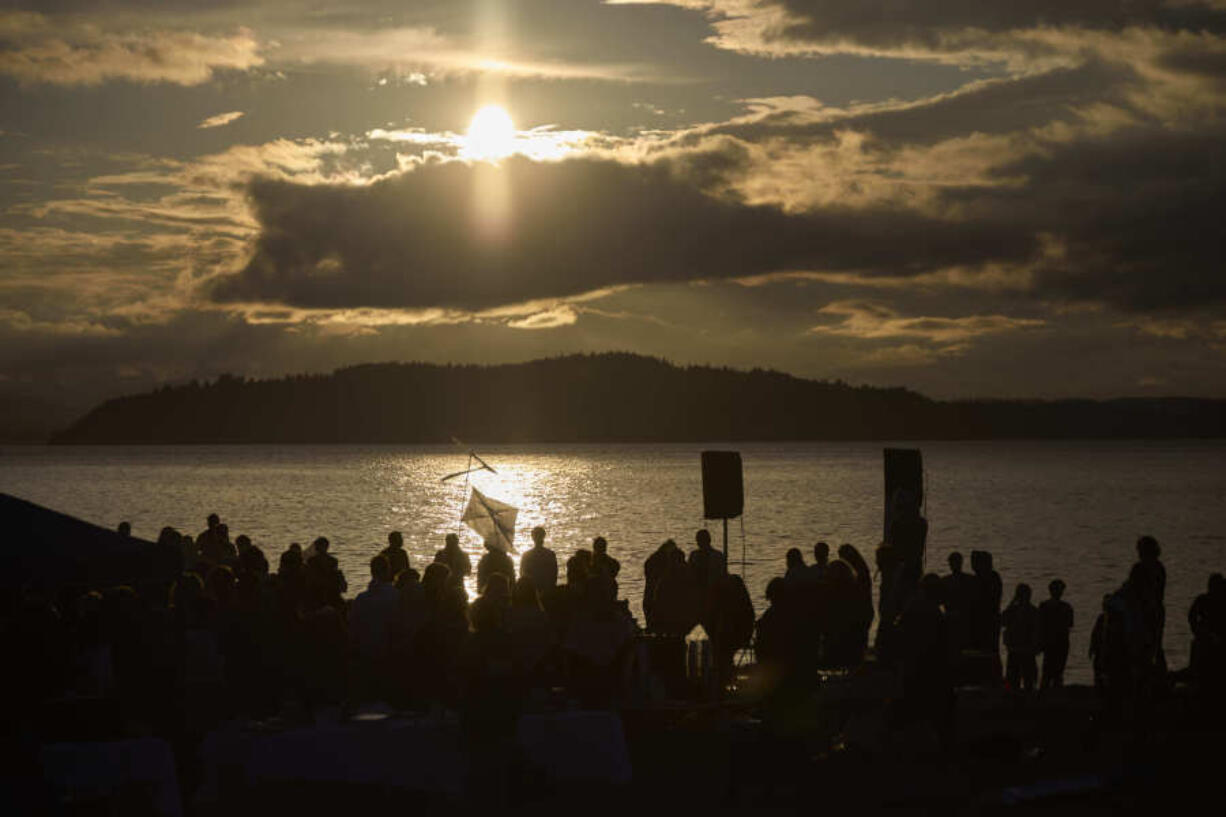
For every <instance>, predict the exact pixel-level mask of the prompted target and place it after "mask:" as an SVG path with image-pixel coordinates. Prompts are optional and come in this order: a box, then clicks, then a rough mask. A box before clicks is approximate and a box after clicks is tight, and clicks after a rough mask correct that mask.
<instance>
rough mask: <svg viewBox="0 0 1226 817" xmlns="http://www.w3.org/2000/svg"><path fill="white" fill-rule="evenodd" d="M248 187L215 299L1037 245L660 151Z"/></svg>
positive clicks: (337, 302)
mask: <svg viewBox="0 0 1226 817" xmlns="http://www.w3.org/2000/svg"><path fill="white" fill-rule="evenodd" d="M483 177H484V178H483ZM486 182H488V183H492V184H494V185H497V184H499V183H505V184H506V186H507V196H508V202H507V207H506V224H505V228H504V232H503V234H502V235H501V236H487V237H485V238H482V237H480V235H481V233H480V230H479V229H475V226H474V217H475V216H474V214H476V213H479V212H480V211H481V207H482V206H483V201H484V200H485V197H487V196H489V195H490V193H489V192H488V191H486V190H484V188H483V187H482V184H483V183H486ZM250 196H251V201H252V204H253V206H254V210H255V213H256V216H257V218H258V220H259V222H260V225H261V234H260V238H259V240H258V242H257V244H256V249H255V254H254V257H253V258H252V260H251V262H250V263H249V264H248V265H247V266H246V268H245V269H243V270H242V271H241V272H240V273H239V274H237V275H234V276H228V277H223V278H220V279H219V280H217V281H216V282H215V283H214V284H213V287H212V296H213V297H214V298H215V299H216V300H218V301H240V302H247V301H267V302H273V303H283V304H289V305H294V306H301V307H356V306H382V307H431V306H454V307H464V308H483V307H491V306H497V305H503V304H510V303H516V302H521V301H526V300H532V299H539V298H551V297H561V296H568V295H576V294H579V293H583V292H589V291H592V290H597V289H601V288H604V287H609V286H615V285H621V284H636V283H652V282H667V281H687V280H695V279H708V278H724V277H730V276H742V275H750V274H754V273H764V272H770V271H774V270H781V269H797V268H804V269H810V268H821V269H841V270H849V269H850V270H860V269H864V270H890V271H892V272H894V273H895V274H899V273H904V274H906V273H921V272H925V271H929V270H932V269H936V268H940V267H943V266H948V265H951V264H975V263H982V262H984V261H987V260H991V259H1022V258H1026V257H1028V256H1029V255H1030V254H1031V253H1032V252H1033V250H1034V247H1035V243H1034V241H1033V238H1032V237H1031V236H1027V235H1023V234H1019V233H1018V232H1017V231H1016V230H1014V229H1012V228H1010V227H1008V226H1004V225H997V224H992V223H989V222H976V223H953V222H949V221H941V220H937V219H934V218H930V217H926V216H923V215H920V214H917V213H913V212H906V211H901V210H892V209H884V208H883V209H881V210H878V211H872V210H867V211H866V210H863V209H861V210H855V211H853V210H850V209H847V210H842V209H836V208H829V209H826V210H823V211H821V212H815V213H807V214H789V213H785V212H783V211H782V210H780V209H777V208H775V207H769V206H749V205H746V204H743V203H741V202H739V201H735V200H731V199H729V198H716V197H713V196H710V195H707V194H705V193H703V192H701V191H700V190H698V189H697V188H695V187H694V186H693V185H692V184H691V183H690V182H689V181H688V180H687V179H685V178H683V177H681V176H679V175H678V174H677V173H676V172H674V168H673V167H672V166H671V165H670V164H668V163H665V162H658V163H655V164H651V165H626V164H621V163H618V162H614V161H607V160H596V159H573V160H568V161H564V162H556V163H537V162H532V161H529V160H527V159H522V158H516V159H511V160H507V161H506V162H504V164H503V166H502V168H501V169H497V170H496V169H493V168H491V167H489V166H470V165H466V164H463V163H459V162H449V163H434V164H428V165H425V166H423V167H420V168H418V169H416V170H414V171H412V172H409V173H406V174H404V175H403V176H400V177H398V178H394V179H389V180H385V181H381V182H378V183H376V184H373V185H370V186H368V187H348V186H314V187H312V186H304V185H298V184H287V183H284V182H273V181H256V182H254V183H253V184H252V185H251V188H250Z"/></svg>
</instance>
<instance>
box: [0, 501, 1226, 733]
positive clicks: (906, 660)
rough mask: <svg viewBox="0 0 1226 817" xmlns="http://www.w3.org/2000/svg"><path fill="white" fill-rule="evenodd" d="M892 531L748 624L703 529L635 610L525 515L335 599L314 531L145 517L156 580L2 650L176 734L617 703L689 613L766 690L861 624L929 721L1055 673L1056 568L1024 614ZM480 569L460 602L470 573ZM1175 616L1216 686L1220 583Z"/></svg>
mask: <svg viewBox="0 0 1226 817" xmlns="http://www.w3.org/2000/svg"><path fill="white" fill-rule="evenodd" d="M126 527H127V526H126V524H125V526H124V529H123V530H122V533H123V535H128V532H129V531H128V530H127V529H126ZM890 531H891V535H890V536H889V538H888V539H887V541H886V542H885V543H884V544H883V546H882V547H880V548H878V550H877V553H876V563H877V569H878V571H879V573H880V576H881V586H882V591H881V595H880V600H879V603H878V605H877V608H876V610H874V604H873V583H874V577H873V572H872V569H871V568H870V566H869V564H868V562H867V561H866V560H865V559H864V557H863V556H862V555H861V554H860V552H859V551H858V550H857V549H856V548H855V547H854V546H852V545H850V544H844V545H842V546H840V547H839V548H838V549H837V551H835V552H834V553H833V554H832V551H831V548H830V546H829V545H828V544H827V543H825V542H818V543H817V544H816V545H815V546H814V548H813V551H812V561H811V563H806V562H805V555H804V554H803V553H802V552H801V551H800V550H799V549H796V548H793V549H791V550H789V551H788V553H787V555H786V558H785V564H784V565H783V566H782V567H783V568H784V572H783V575H781V576H778V577H776V578H773V579H771V580H770V581H769V582H768V584H767V586H766V593H765V595H766V598H767V601H768V604H769V606H768V608H767V609H766V610H765V611H763V612H762V614H761V616H758V615H757V614H756V611H755V609H754V605H753V602H752V600H751V598H750V594H749V592H748V590H747V588H746V587H745V584H744V581H743V580H742V578H741V577H740V576H737V575H735V574H730V573H729V572H728V570H727V565H726V564H725V561H724V556H723V554H722V553H720V552H719V551H717V550H716V549H714V548H713V547H712V546H711V537H710V534H709V533H708V532H707V531H706V530H699V531H698V532H697V534H696V535H695V537H694V547H693V548H692V549H691V550H690V551H689V552H688V554H687V553H686V551H685V550H683V549H682V548H681V547H680V546H679V545H678V544H677V543H676V542H675V541H674V540H671V539H670V540H668V541H666V542H664V543H663V544H662V545H660V546H659V547H658V548H657V549H656V550H655V552H653V553H652V554H651V555H650V556H649V557H648V558H647V559H646V561H645V563H644V564H643V576H644V593H643V602H642V610H643V614H644V621H643V622H642V623H641V624H640V622H638V621H637V620H636V619H635V617H634V616H633V615H632V613H631V611H630V608H629V605H628V603H627V602H626V601H625V600H619V598H618V595H619V593H618V577H619V575H620V574H621V570H622V566H621V563H620V562H619V561H618V559H616V558H615V557H614V556H613V555H612V554H611V553H610V550H609V545H608V543H607V542H606V541H605V539H604V538H603V537H596V538H595V539H594V540H593V541H592V543H591V546H590V547H583V548H578V549H576V550H575V551H574V552H573V553H572V554H571V555H570V556H569V558H567V559H565V561H564V563H563V564H562V565H559V558H558V555H557V553H556V552H555V551H554V550H552V549H551V548H549V547H548V546H547V545H546V539H547V532H546V530H545V529H544V528H540V527H538V528H535V529H533V530H532V534H531V535H532V541H533V546H532V547H531V548H529V549H527V550H526V551H524V552H523V553H522V554H521V557H520V560H519V565H518V569H517V568H516V565H515V564H514V562H513V560H512V559H511V557H510V556H509V555H508V554H507V553H506V552H504V551H503V550H501V549H499V548H498V547H495V546H492V545H489V544H487V546H486V549H485V553H484V554H483V555H482V556H481V557H480V559H479V560H478V561H477V564H476V565H475V567H474V565H473V564H472V560H471V558H470V556H469V554H468V553H467V552H466V551H465V550H464V549H463V548H462V547H461V546H460V542H459V539H458V537H457V536H456V535H455V534H449V535H447V536H446V537H445V539H444V542H443V547H442V548H440V549H439V550H438V551H437V553H436V554H435V556H434V558H433V560H432V561H431V562H430V563H429V564H425V565H422V566H421V568H420V569H418V567H416V566H414V565H412V564H411V560H410V558H409V554H408V553H407V552H406V550H405V549H404V541H403V537H402V536H401V534H400V533H399V532H396V531H393V532H391V533H389V534H388V537H387V544H386V546H385V547H382V548H381V549H380V550H379V551H378V552H377V553H375V554H374V555H373V556H372V558H371V559H370V562H369V574H370V575H369V581H368V583H367V585H366V587H365V588H364V589H363V590H361V592H358V593H356V594H355V595H354V597H353V598H352V600H346V598H345V596H346V593H347V592H348V581H347V579H346V577H345V576H344V574H343V572H342V571H341V569H340V566H339V564H338V562H337V560H336V558H335V557H334V556H333V555H332V553H331V552H330V551H331V547H330V543H329V541H328V540H327V539H326V538H324V537H319V538H317V539H315V540H314V541H313V542H311V544H310V545H309V546H307V547H305V548H304V547H302V546H300V545H299V544H297V543H293V544H290V545H289V547H288V548H286V549H285V550H284V551H283V552H281V553H280V554H279V556H278V557H277V563H276V570H273V569H272V565H271V564H270V562H269V560H268V558H267V557H266V556H265V553H264V551H263V550H262V549H261V548H260V547H258V546H257V545H255V544H254V543H253V542H252V541H251V539H250V538H249V537H247V536H243V535H240V536H237V537H234V538H233V539H231V537H230V532H229V530H228V529H227V527H226V525H225V524H224V523H222V522H221V520H220V519H219V518H218V517H217V516H216V515H211V516H209V518H208V521H207V527H206V528H205V530H204V531H202V532H200V533H199V534H198V535H196V536H195V537H192V536H189V535H183V534H181V533H180V532H179V531H176V530H174V529H173V528H165V529H163V530H162V532H161V534H160V536H159V537H158V541H157V544H156V549H157V553H158V558H159V559H161V560H164V559H165V558H166V556H167V554H171V555H174V556H175V557H176V559H177V562H176V563H177V569H176V570H175V575H176V576H177V578H175V579H174V580H173V581H171V582H169V583H167V582H161V583H158V582H144V583H137V584H135V585H133V586H122V587H109V588H88V587H71V586H64V587H59V588H55V589H54V592H51V591H48V592H45V593H42V594H40V593H39V592H36V591H34V590H30V592H27V593H26V594H25V595H24V596H23V597H22V598H21V599H19V600H18V601H17V603H16V604H14V605H13V606H12V609H10V610H7V611H6V612H5V618H4V620H3V622H2V624H3V631H4V632H5V634H6V635H8V637H9V640H10V643H12V644H14V645H15V647H16V649H18V650H20V651H22V652H21V653H19V654H25V655H30V656H33V657H34V658H35V660H34V661H33V662H32V666H33V669H32V670H31V671H29V672H26V673H23V674H22V676H21V678H22V682H23V683H26V684H28V685H29V689H28V690H27V692H28V693H29V694H30V695H32V696H34V697H35V698H36V699H45V698H48V697H56V696H62V695H66V694H68V695H85V696H89V695H95V696H112V697H115V698H117V699H119V700H121V701H122V702H123V703H124V705H125V706H127V707H130V708H131V709H132V710H134V711H139V712H141V713H142V714H143V715H144V716H146V717H148V718H149V719H150V720H151V721H152V722H158V721H159V720H161V721H175V722H178V723H179V726H184V721H190V722H191V723H193V724H196V725H197V726H203V725H205V724H207V723H209V722H213V721H215V720H216V719H220V718H223V717H232V716H245V717H263V716H269V715H272V714H274V713H276V712H279V711H282V710H283V709H284V707H285V706H286V705H287V703H297V704H299V705H301V706H303V707H316V706H319V705H327V704H338V703H341V702H354V701H374V700H378V701H385V702H388V703H389V704H391V705H393V706H396V707H402V708H414V707H422V706H432V705H443V706H446V707H450V708H459V709H461V710H464V709H465V708H466V707H467V708H468V710H469V711H474V712H478V713H484V716H483V717H486V718H487V719H493V720H495V721H497V720H498V719H499V718H502V717H505V716H506V715H507V713H512V712H515V711H517V710H518V707H519V706H521V705H522V704H523V703H524V701H525V700H527V699H528V698H530V697H532V696H537V697H538V698H540V697H541V696H548V695H550V694H557V691H558V690H564V694H565V695H566V696H569V697H570V698H571V699H573V700H578V701H579V702H581V703H582V704H583V705H586V706H612V705H616V704H617V703H618V702H620V701H624V700H625V699H626V698H627V696H628V694H629V692H628V690H629V689H630V688H631V687H632V685H633V676H634V674H635V672H640V673H641V671H642V667H641V666H636V663H637V664H641V663H642V661H641V659H642V657H643V655H644V653H643V651H641V650H636V649H635V644H636V642H639V643H641V641H642V637H644V636H645V637H647V639H648V640H650V639H651V638H655V639H658V640H665V641H666V640H670V639H671V640H673V641H678V640H680V639H682V638H684V637H686V636H687V635H690V634H691V633H692V632H693V631H694V628H695V627H696V625H701V627H702V630H703V631H705V635H706V637H707V638H709V640H710V642H711V646H712V654H713V657H714V664H715V667H714V669H715V673H716V676H717V678H718V680H719V681H720V683H721V686H722V685H724V684H727V682H729V681H730V680H731V679H732V677H733V664H734V660H735V657H736V656H737V655H739V654H744V653H743V651H744V650H746V649H747V648H751V647H752V649H753V654H754V656H755V658H756V664H757V665H758V667H759V669H760V671H761V673H762V676H763V677H764V678H765V679H766V686H767V689H768V690H769V689H770V688H771V686H772V685H774V686H778V687H788V686H789V685H791V687H792V688H795V682H797V680H798V679H799V680H800V681H801V682H802V684H804V683H812V682H813V680H814V679H815V678H817V677H818V676H819V675H820V672H819V671H820V670H837V669H840V668H854V667H856V666H858V665H860V664H861V662H862V661H863V660H864V659H865V656H866V652H867V650H868V646H869V638H870V631H871V628H872V625H873V622H874V619H875V618H876V619H877V620H878V622H879V624H878V629H877V639H876V642H875V654H876V660H877V662H878V663H879V664H881V665H883V666H889V667H894V668H896V670H897V672H898V675H899V677H900V678H901V680H902V687H903V691H904V694H903V696H902V701H903V703H904V705H905V706H904V709H906V708H908V707H909V708H910V709H911V710H913V711H917V712H918V711H925V712H929V713H931V712H934V711H935V712H940V711H943V710H945V709H947V708H949V707H951V706H952V690H953V688H954V686H955V685H956V684H957V683H959V682H966V681H977V682H981V683H996V682H999V681H1000V680H1001V676H1002V674H1003V677H1004V682H1005V683H1006V684H1007V685H1008V687H1009V688H1011V689H1013V690H1017V691H1018V692H1019V693H1028V692H1029V691H1031V690H1033V689H1035V687H1036V686H1037V687H1039V688H1040V689H1046V688H1052V687H1059V686H1061V685H1062V684H1063V675H1064V667H1065V664H1066V661H1067V658H1068V650H1069V632H1070V630H1071V629H1072V627H1073V610H1072V607H1071V606H1070V605H1069V604H1068V603H1067V602H1066V601H1064V600H1063V594H1064V589H1065V585H1064V582H1063V581H1061V580H1059V579H1056V580H1053V581H1051V582H1050V583H1049V585H1048V588H1047V589H1048V593H1049V598H1048V599H1046V600H1045V601H1043V602H1042V603H1041V604H1038V605H1035V604H1034V603H1033V598H1032V590H1031V588H1030V586H1029V585H1027V584H1025V583H1022V584H1018V585H1017V586H1016V588H1015V590H1014V592H1013V596H1012V600H1011V601H1010V603H1009V604H1007V605H1005V606H1004V608H1003V609H1002V607H1001V605H1002V601H1003V584H1002V580H1001V577H1000V575H999V574H998V573H997V572H996V570H995V569H994V567H993V560H992V556H991V554H990V553H988V552H986V551H973V552H972V553H971V555H970V567H971V570H970V572H965V571H964V570H963V558H962V556H961V554H959V553H952V554H950V555H949V557H948V565H949V573H948V574H946V575H938V574H935V573H928V574H926V575H925V574H924V573H923V570H922V558H923V552H924V548H925V539H926V537H927V523H926V522H925V521H923V518H922V516H919V514H918V510H917V509H912V510H911V511H905V510H904V511H902V512H900V514H899V515H897V516H896V518H895V525H894V526H892V527H891V529H890ZM1137 548H1138V561H1137V563H1136V565H1134V566H1133V568H1132V570H1131V571H1130V573H1129V576H1128V579H1127V581H1126V582H1124V584H1123V585H1122V586H1121V587H1120V589H1119V590H1118V591H1117V592H1114V593H1111V594H1109V595H1108V596H1106V597H1105V598H1104V599H1103V608H1102V612H1101V614H1100V615H1099V616H1098V618H1097V620H1096V622H1095V624H1094V627H1093V635H1092V638H1091V648H1090V654H1091V657H1092V659H1093V665H1094V672H1095V680H1096V686H1097V687H1098V688H1099V689H1100V691H1101V692H1102V694H1103V696H1104V698H1105V699H1106V700H1108V701H1109V702H1115V703H1120V702H1123V701H1129V700H1135V699H1137V698H1138V697H1141V698H1143V697H1145V696H1148V695H1151V694H1152V693H1153V691H1154V690H1155V689H1156V688H1157V687H1158V685H1159V684H1160V683H1161V681H1162V679H1163V678H1164V677H1166V672H1165V669H1166V668H1165V663H1164V659H1163V651H1162V634H1163V628H1164V624H1165V606H1164V605H1165V602H1164V599H1165V585H1166V571H1165V568H1164V567H1163V565H1162V562H1161V561H1160V559H1159V553H1160V550H1159V547H1158V543H1157V542H1156V541H1155V540H1154V539H1153V538H1152V537H1148V536H1146V537H1142V538H1141V539H1140V541H1139V542H1138V546H1137ZM832 556H833V558H832ZM474 572H475V580H476V581H475V585H476V591H477V594H476V597H475V598H471V599H470V598H469V595H468V590H467V587H466V580H467V579H468V578H469V577H470V576H472V575H473V574H474ZM1189 620H1190V622H1191V625H1192V632H1193V635H1194V642H1193V645H1192V664H1191V666H1190V668H1189V669H1188V670H1187V673H1188V678H1189V680H1192V681H1194V682H1196V683H1199V684H1202V685H1209V684H1214V683H1220V681H1221V680H1223V679H1226V670H1224V667H1226V582H1224V581H1223V579H1222V576H1221V575H1220V574H1214V575H1213V577H1212V578H1211V579H1210V582H1209V590H1208V592H1207V593H1205V594H1204V595H1202V596H1200V597H1199V598H1197V600H1196V602H1195V603H1194V604H1193V606H1192V609H1191V611H1190V612H1189ZM1002 641H1003V647H1004V657H1005V660H1004V661H1003V662H1001V661H1000V654H1001V645H1002ZM664 654H668V653H667V652H666V653H664ZM1040 655H1041V656H1042V662H1043V663H1042V670H1041V672H1040V670H1039V667H1038V656H1040ZM976 667H978V668H979V669H978V670H976V669H975V668H976ZM1002 671H1003V672H1002ZM1121 705H1122V704H1121ZM478 720H480V718H478Z"/></svg>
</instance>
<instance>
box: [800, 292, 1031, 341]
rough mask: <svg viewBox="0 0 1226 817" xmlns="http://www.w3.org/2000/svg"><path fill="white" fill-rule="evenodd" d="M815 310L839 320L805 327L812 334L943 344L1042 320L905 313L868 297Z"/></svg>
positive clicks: (1011, 329)
mask: <svg viewBox="0 0 1226 817" xmlns="http://www.w3.org/2000/svg"><path fill="white" fill-rule="evenodd" d="M818 313H819V314H821V315H823V316H826V315H829V316H833V317H835V318H838V319H839V321H838V322H837V323H831V324H820V325H818V326H814V327H813V328H812V329H810V330H809V331H810V332H812V333H814V334H818V335H841V336H845V337H852V338H859V339H862V340H882V339H893V338H920V339H922V340H926V341H929V342H931V343H933V344H937V345H943V346H961V345H963V344H965V343H966V341H969V340H971V339H972V338H977V337H979V336H981V335H992V334H998V333H1001V332H1015V331H1017V330H1021V329H1034V328H1037V327H1040V326H1043V325H1044V324H1045V323H1046V321H1043V320H1040V319H1037V318H1010V317H1008V316H1006V315H965V316H962V317H957V318H947V317H931V316H921V317H906V316H904V315H901V314H899V313H898V312H897V311H895V310H894V309H892V308H891V307H888V306H884V305H882V304H878V303H873V302H871V301H835V302H833V303H829V304H827V305H826V306H824V307H822V308H821V309H819V310H818Z"/></svg>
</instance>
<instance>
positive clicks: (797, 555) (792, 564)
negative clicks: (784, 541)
mask: <svg viewBox="0 0 1226 817" xmlns="http://www.w3.org/2000/svg"><path fill="white" fill-rule="evenodd" d="M783 560H784V564H785V565H786V566H787V569H786V570H785V571H784V574H783V578H784V579H785V580H786V581H787V582H788V583H789V584H791V585H792V586H793V587H795V588H796V589H797V590H798V591H800V590H801V588H804V587H805V586H807V585H808V583H809V568H808V566H807V565H806V564H805V557H804V554H803V553H801V552H800V548H788V552H787V553H785V554H784V556H783Z"/></svg>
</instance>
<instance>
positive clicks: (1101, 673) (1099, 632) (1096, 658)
mask: <svg viewBox="0 0 1226 817" xmlns="http://www.w3.org/2000/svg"><path fill="white" fill-rule="evenodd" d="M1110 605H1111V594H1110V593H1104V594H1103V603H1102V608H1101V610H1100V612H1099V614H1098V617H1097V618H1096V619H1094V629H1093V630H1091V631H1090V653H1089V655H1090V666H1091V668H1092V669H1093V671H1094V688H1095V689H1096V690H1098V692H1099V693H1100V694H1101V693H1102V692H1104V690H1105V689H1106V684H1107V669H1108V666H1107V658H1108V650H1107V622H1108V616H1109V615H1110Z"/></svg>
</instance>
